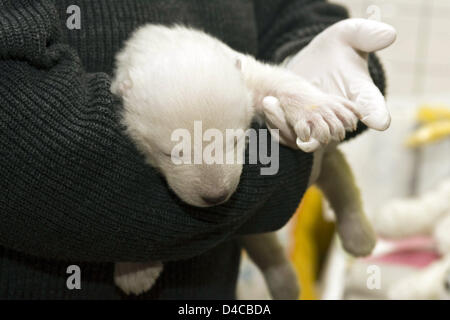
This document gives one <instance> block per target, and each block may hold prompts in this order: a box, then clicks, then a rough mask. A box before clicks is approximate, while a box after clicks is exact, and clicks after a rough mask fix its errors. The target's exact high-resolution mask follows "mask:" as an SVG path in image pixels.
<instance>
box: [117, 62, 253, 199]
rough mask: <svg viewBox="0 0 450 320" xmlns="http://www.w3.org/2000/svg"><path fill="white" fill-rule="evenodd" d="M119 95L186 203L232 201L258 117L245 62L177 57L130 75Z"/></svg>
mask: <svg viewBox="0 0 450 320" xmlns="http://www.w3.org/2000/svg"><path fill="white" fill-rule="evenodd" d="M119 67H120V66H119ZM118 71H120V70H118ZM112 91H113V92H114V93H116V94H118V95H120V96H122V98H123V103H124V110H123V122H124V124H125V126H126V128H127V133H128V134H129V135H130V136H131V137H132V139H133V140H134V141H135V142H136V143H137V145H138V147H139V149H140V151H141V152H143V153H144V154H145V156H146V159H147V160H148V162H149V163H150V164H151V165H152V166H153V167H155V168H157V169H159V171H160V172H161V173H162V174H163V176H164V177H165V178H166V180H167V183H168V185H169V186H170V188H171V189H172V190H173V191H174V192H175V193H176V194H177V195H178V196H179V197H180V198H181V199H182V200H183V201H185V202H186V203H188V204H191V205H194V206H199V207H206V206H213V205H218V204H221V203H223V202H225V201H227V200H228V199H229V197H230V196H231V195H232V194H233V192H234V191H235V190H236V188H237V185H238V183H239V179H240V175H241V172H242V160H243V157H244V152H245V140H246V139H245V131H246V130H247V129H248V128H249V126H250V123H251V120H252V118H253V104H252V95H251V93H250V91H249V90H248V89H247V87H246V86H245V83H244V79H243V76H242V73H241V72H240V64H239V63H236V61H232V59H229V58H227V57H225V56H220V54H215V55H214V56H213V55H209V56H206V57H202V58H201V59H198V58H195V57H191V60H189V59H187V58H186V56H180V55H175V57H171V59H169V60H165V62H164V61H163V60H159V62H158V61H155V60H153V62H149V63H147V64H144V65H140V67H139V68H135V69H132V70H129V69H127V72H126V73H125V76H123V77H121V78H119V77H116V79H115V82H114V83H113V87H112Z"/></svg>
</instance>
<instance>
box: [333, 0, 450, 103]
mask: <svg viewBox="0 0 450 320" xmlns="http://www.w3.org/2000/svg"><path fill="white" fill-rule="evenodd" d="M330 2H334V3H339V4H342V5H344V6H346V7H348V8H349V9H350V12H351V15H352V17H361V18H367V17H369V16H370V15H372V14H373V13H374V12H376V13H379V15H380V18H381V21H384V22H387V23H389V24H391V25H393V26H394V27H395V28H396V29H397V31H398V39H397V42H396V43H395V44H394V45H393V46H392V47H390V48H388V49H385V50H383V51H381V52H380V53H379V56H380V57H381V58H382V61H383V63H384V66H385V68H386V72H387V76H388V90H389V91H388V92H389V96H411V95H415V96H418V97H428V98H433V97H435V96H448V95H450V0H330Z"/></svg>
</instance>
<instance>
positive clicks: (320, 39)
mask: <svg viewBox="0 0 450 320" xmlns="http://www.w3.org/2000/svg"><path fill="white" fill-rule="evenodd" d="M395 39H396V31H395V29H394V28H393V27H391V26H390V25H387V24H385V23H382V22H378V21H373V20H367V19H347V20H343V21H340V22H338V23H335V24H334V25H332V26H330V27H328V28H327V29H325V30H324V31H322V32H321V33H320V34H319V35H318V36H316V37H315V38H314V39H313V40H312V41H311V43H310V44H308V45H307V46H306V47H305V48H304V49H302V50H301V51H300V52H298V53H297V54H295V55H294V56H293V57H292V58H291V59H290V60H289V61H287V63H285V67H286V68H287V69H288V70H290V71H292V72H294V73H295V74H297V75H299V76H301V77H303V78H304V79H306V80H308V81H310V82H311V83H313V84H314V85H315V86H316V87H318V88H320V89H322V90H323V91H324V92H326V93H328V94H331V95H334V96H336V97H340V98H345V99H348V100H349V102H350V103H347V104H346V106H347V107H348V108H349V109H350V110H351V111H352V113H353V114H354V115H355V116H357V118H358V119H359V120H361V121H362V122H363V123H364V124H366V125H367V126H368V127H369V128H372V129H375V130H385V129H387V128H388V127H389V124H390V115H389V112H388V110H387V107H386V103H385V100H384V97H383V95H382V93H381V92H380V90H379V89H378V88H377V87H376V86H375V84H374V83H373V81H372V78H371V76H370V73H369V68H368V53H370V52H375V51H378V50H381V49H384V48H386V47H389V46H390V45H391V44H392V43H393V42H394V41H395ZM336 100H337V101H339V99H336ZM330 111H332V112H334V114H335V116H336V117H337V118H338V119H340V120H341V121H342V124H343V125H344V126H345V122H346V121H345V120H346V119H343V118H348V119H349V120H350V121H351V122H352V123H353V121H354V119H353V118H352V115H350V114H348V113H341V112H342V111H339V110H338V111H337V112H336V111H335V110H328V112H330ZM264 112H265V115H266V119H267V123H268V125H269V127H271V128H278V129H280V142H281V143H283V144H286V145H289V146H293V145H295V144H297V145H298V146H299V147H300V149H302V150H304V151H305V152H311V151H315V150H317V149H318V148H320V147H321V145H322V146H323V145H324V142H326V140H325V141H324V140H323V139H322V140H321V139H320V137H325V136H327V132H328V130H329V131H330V133H332V132H333V131H334V130H335V129H334V125H333V123H328V122H329V121H330V120H329V119H335V117H333V116H332V117H330V116H328V115H327V114H321V116H322V119H323V120H324V121H325V122H324V121H321V120H319V121H316V122H313V123H310V127H311V128H310V129H311V132H312V133H311V139H308V136H307V135H299V134H298V132H297V130H295V127H294V126H292V122H291V121H290V120H289V118H290V115H289V110H286V109H285V108H283V102H281V105H280V104H279V103H277V101H276V99H273V98H269V99H267V100H265V105H264ZM330 122H331V121H330ZM346 129H347V131H351V130H348V128H346ZM304 130H305V131H306V132H307V129H304ZM297 138H299V139H298V140H297ZM341 140H342V139H339V141H341Z"/></svg>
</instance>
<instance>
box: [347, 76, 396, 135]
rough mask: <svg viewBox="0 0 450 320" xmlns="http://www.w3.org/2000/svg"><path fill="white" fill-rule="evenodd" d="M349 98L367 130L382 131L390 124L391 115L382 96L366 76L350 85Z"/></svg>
mask: <svg viewBox="0 0 450 320" xmlns="http://www.w3.org/2000/svg"><path fill="white" fill-rule="evenodd" d="M350 96H351V99H352V100H353V101H354V103H355V107H356V112H357V114H358V117H359V119H360V120H361V121H362V122H363V123H364V124H366V125H367V126H368V127H369V128H372V129H375V130H379V131H383V130H386V129H387V128H389V125H390V124H391V115H390V114H389V110H388V108H387V106H386V101H385V100H384V97H383V94H382V93H381V91H380V90H379V89H378V87H377V86H375V84H374V83H373V81H372V80H371V79H370V78H369V77H368V76H367V79H366V80H359V81H356V82H354V83H353V84H351V85H350Z"/></svg>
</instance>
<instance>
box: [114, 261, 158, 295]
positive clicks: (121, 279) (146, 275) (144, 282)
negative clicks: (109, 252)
mask: <svg viewBox="0 0 450 320" xmlns="http://www.w3.org/2000/svg"><path fill="white" fill-rule="evenodd" d="M162 270H163V265H162V263H161V262H148V263H141V262H136V263H135V262H119V263H116V265H115V270H114V283H115V284H116V285H117V286H118V287H119V288H120V289H122V291H123V292H125V293H126V294H127V295H129V294H134V295H140V294H142V293H144V292H146V291H148V290H150V289H151V288H152V286H153V284H154V283H155V281H156V279H158V277H159V275H160V273H161V271H162Z"/></svg>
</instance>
